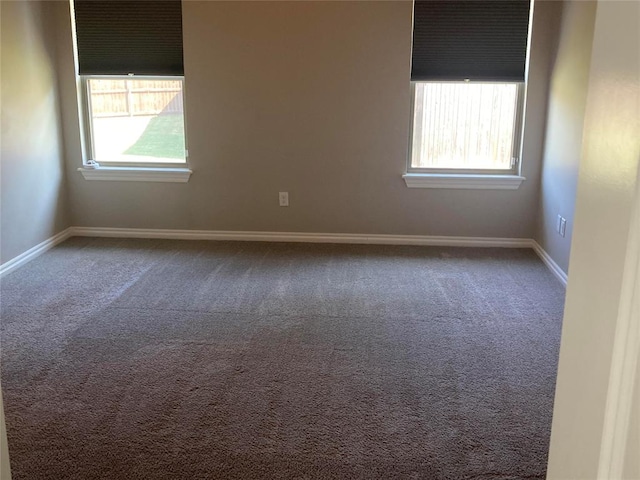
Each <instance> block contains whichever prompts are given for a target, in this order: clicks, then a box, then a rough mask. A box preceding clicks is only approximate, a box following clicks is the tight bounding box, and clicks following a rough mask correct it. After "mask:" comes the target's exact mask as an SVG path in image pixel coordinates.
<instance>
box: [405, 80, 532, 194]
mask: <svg viewBox="0 0 640 480" xmlns="http://www.w3.org/2000/svg"><path fill="white" fill-rule="evenodd" d="M418 83H459V84H468V82H464V81H455V82H443V81H426V82H416V81H413V82H411V108H410V135H409V149H408V153H409V154H408V156H407V168H406V174H405V175H403V178H404V180H405V183H406V184H407V186H408V187H410V188H466V189H507V190H512V189H517V188H519V186H520V184H521V183H522V182H523V181H524V180H525V178H524V177H522V176H521V171H522V170H521V167H522V162H521V159H522V138H523V134H524V131H523V123H524V110H525V97H526V84H525V82H473V83H491V84H500V85H504V84H515V85H517V87H518V90H517V98H516V115H515V118H514V127H513V140H512V142H513V144H512V148H511V158H512V164H511V168H509V169H460V168H416V167H413V166H412V165H411V161H412V158H413V143H414V142H413V138H414V120H415V119H414V113H415V104H416V84H418Z"/></svg>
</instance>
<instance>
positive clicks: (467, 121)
mask: <svg viewBox="0 0 640 480" xmlns="http://www.w3.org/2000/svg"><path fill="white" fill-rule="evenodd" d="M530 7H531V5H530V0H484V1H482V2H478V1H473V0H415V2H414V17H413V20H414V25H413V48H412V58H411V61H412V63H411V89H412V93H413V97H412V101H413V104H412V119H411V120H412V123H411V125H412V127H411V143H410V156H409V159H408V166H407V175H405V180H406V181H407V185H408V186H431V184H425V185H421V184H419V183H420V182H418V181H417V180H416V179H419V178H426V177H427V176H429V175H431V176H437V177H438V183H437V184H436V185H435V186H436V187H438V188H445V184H443V183H441V180H442V179H443V178H444V177H445V176H447V175H448V176H450V177H452V178H454V179H455V182H457V183H456V185H462V186H461V187H459V188H466V187H464V185H465V183H464V182H462V183H461V178H463V176H465V175H466V176H467V177H468V178H471V177H478V176H479V175H481V176H485V177H487V178H488V177H500V176H502V177H503V178H501V179H499V180H498V183H500V185H501V186H498V187H497V188H517V186H519V185H520V183H519V182H521V181H522V180H524V179H523V178H522V177H517V176H518V173H519V171H520V168H519V152H520V137H521V136H522V116H523V104H524V90H525V70H526V60H527V44H528V33H529V16H530ZM506 177H517V178H518V179H519V180H518V182H516V183H513V184H512V183H509V182H505V178H506ZM470 185H472V186H471V187H469V188H489V187H485V186H483V184H481V183H478V182H476V181H475V180H474V181H473V182H472V183H471V184H470ZM478 185H480V186H478ZM512 185H515V187H514V186H512ZM454 188H458V187H454Z"/></svg>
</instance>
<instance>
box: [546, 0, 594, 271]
mask: <svg viewBox="0 0 640 480" xmlns="http://www.w3.org/2000/svg"><path fill="white" fill-rule="evenodd" d="M595 13H596V2H595V1H586V0H573V1H566V2H564V7H563V11H562V25H561V34H560V39H559V44H558V51H557V55H556V58H555V62H554V65H553V70H552V73H551V86H550V89H549V104H548V110H547V112H548V113H547V128H546V134H545V145H544V155H543V163H542V176H541V182H540V189H541V194H540V204H539V207H538V222H537V226H536V235H535V238H536V240H537V241H538V243H539V244H540V245H541V246H542V248H544V249H545V250H546V251H547V253H548V254H549V255H550V256H551V258H553V259H554V260H555V262H556V263H557V264H558V265H559V266H560V268H562V269H563V270H564V271H565V273H566V272H567V271H568V267H569V250H570V245H571V237H572V232H573V222H574V211H575V203H576V187H577V185H578V164H579V162H580V156H581V148H582V127H583V123H584V111H585V107H586V103H587V87H588V83H589V82H588V80H589V64H590V61H591V43H592V41H593V24H594V21H595ZM558 215H562V216H563V217H564V218H566V219H567V227H566V234H565V237H561V236H560V235H559V234H558V233H557V231H556V221H557V216H558Z"/></svg>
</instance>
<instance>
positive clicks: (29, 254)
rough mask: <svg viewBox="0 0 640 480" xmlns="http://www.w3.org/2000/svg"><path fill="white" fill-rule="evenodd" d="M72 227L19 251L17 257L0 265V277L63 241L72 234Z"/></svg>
mask: <svg viewBox="0 0 640 480" xmlns="http://www.w3.org/2000/svg"><path fill="white" fill-rule="evenodd" d="M71 232H72V228H71V227H69V228H67V229H65V230H63V231H61V232H60V233H58V234H56V235H54V236H53V237H51V238H48V239H46V240H45V241H44V242H41V243H39V244H38V245H36V246H35V247H32V248H30V249H29V250H27V251H26V252H24V253H21V254H20V255H18V256H17V257H14V258H12V259H11V260H9V261H7V262H5V263H3V264H2V265H0V277H2V276H4V275H6V274H8V273H9V272H12V271H14V270H15V269H16V268H19V267H21V266H22V265H24V264H25V263H28V262H30V261H31V260H33V259H34V258H36V257H39V256H40V255H42V254H43V253H44V252H46V251H47V250H49V249H51V248H53V247H55V246H56V245H58V244H59V243H61V242H64V241H65V240H66V239H67V238H69V237H71V235H72V233H71Z"/></svg>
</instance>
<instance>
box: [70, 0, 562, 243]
mask: <svg viewBox="0 0 640 480" xmlns="http://www.w3.org/2000/svg"><path fill="white" fill-rule="evenodd" d="M59 5H60V12H59V17H58V20H59V25H58V31H59V35H60V36H59V46H60V67H61V79H62V82H61V83H62V84H63V88H62V91H61V93H62V102H63V105H64V107H65V108H64V121H65V126H66V127H67V128H65V138H66V145H67V147H68V148H67V161H68V173H69V184H70V192H71V195H72V198H73V205H72V207H73V214H72V216H73V223H74V225H78V226H95V227H136V228H174V229H203V230H248V231H297V232H337V233H341V232H345V233H378V234H420V235H463V236H491V237H526V238H531V237H532V236H533V232H534V224H535V211H536V208H537V202H538V191H539V184H538V178H539V172H540V161H541V156H542V140H543V133H544V121H545V108H546V96H547V86H548V72H549V67H550V58H549V56H550V51H551V50H552V48H551V46H552V45H553V42H554V38H555V31H554V29H557V24H558V21H557V16H558V12H559V10H560V6H559V4H558V3H557V2H540V3H539V6H538V7H537V11H538V13H537V16H536V19H535V25H534V33H533V51H532V60H531V71H532V73H531V81H530V88H529V95H528V99H529V102H528V103H529V105H528V108H527V112H526V119H525V121H526V136H525V139H524V171H523V173H524V175H525V176H526V177H527V181H526V182H525V183H524V184H523V185H522V187H521V188H520V189H519V190H516V191H492V190H484V191H479V190H475V191H474V190H426V189H408V188H407V187H406V186H405V184H404V182H403V180H402V179H401V175H402V173H403V172H404V171H405V165H406V158H407V150H408V144H409V115H410V110H409V108H410V90H409V75H410V55H411V12H412V2H410V1H392V2H383V1H370V2H346V1H345V2H342V1H341V2H322V1H320V2H314V1H310V2H302V1H301V2H278V1H273V2H272V1H266V2H216V1H206V2H203V1H189V2H183V23H184V57H185V75H186V108H187V113H186V120H187V128H188V143H189V152H190V156H191V158H190V161H191V166H192V168H193V170H194V174H193V176H192V177H191V180H190V182H189V183H188V184H159V183H156V184H150V183H133V182H131V183H125V182H123V183H116V182H88V181H86V180H84V179H83V178H82V177H81V175H80V174H79V173H78V172H77V171H76V169H77V167H78V166H80V165H81V163H82V160H81V148H80V136H79V133H78V124H79V120H78V113H77V108H76V107H77V103H76V93H75V79H74V69H73V64H72V62H73V56H72V53H71V46H72V43H71V37H70V26H69V14H68V11H67V7H66V5H65V4H59ZM278 191H288V192H289V193H290V203H291V206H290V207H288V208H280V207H278V201H277V197H278Z"/></svg>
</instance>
